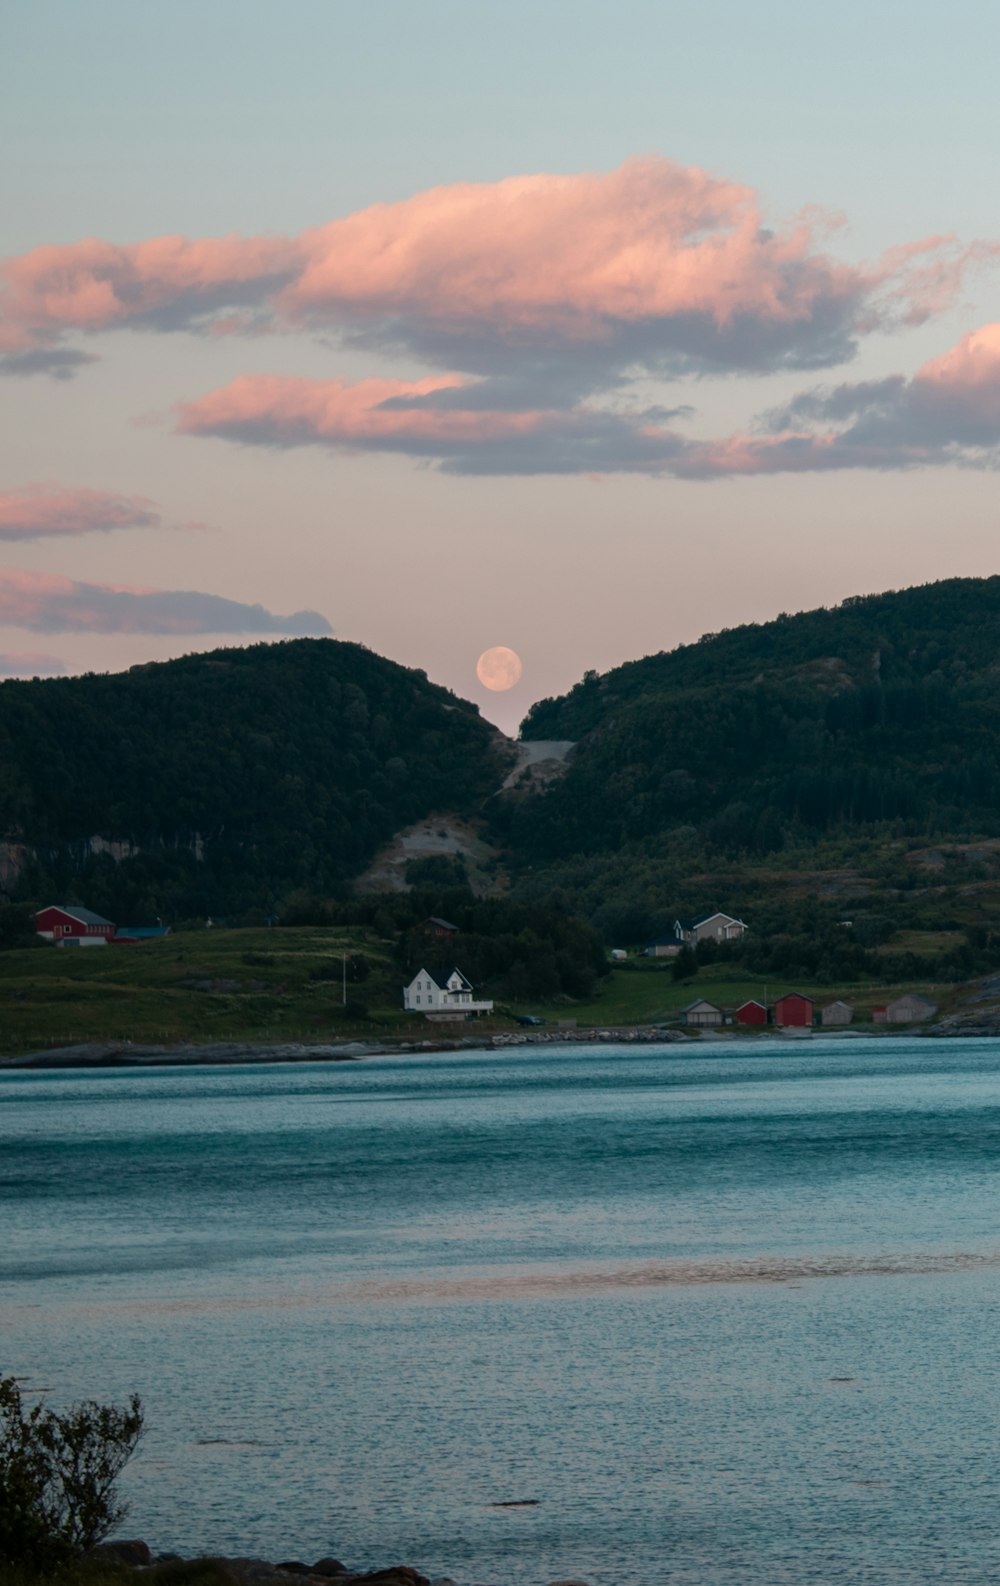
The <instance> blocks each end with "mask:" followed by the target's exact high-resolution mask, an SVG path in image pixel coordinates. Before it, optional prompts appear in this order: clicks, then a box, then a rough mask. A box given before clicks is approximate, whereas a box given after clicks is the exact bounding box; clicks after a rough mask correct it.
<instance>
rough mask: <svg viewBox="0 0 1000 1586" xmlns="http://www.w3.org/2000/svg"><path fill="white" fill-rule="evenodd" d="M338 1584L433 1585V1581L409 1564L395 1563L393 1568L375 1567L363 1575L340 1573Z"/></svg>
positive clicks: (348, 1585)
mask: <svg viewBox="0 0 1000 1586" xmlns="http://www.w3.org/2000/svg"><path fill="white" fill-rule="evenodd" d="M337 1586H431V1583H430V1581H429V1580H428V1578H427V1576H426V1575H421V1574H420V1572H419V1571H418V1570H415V1569H411V1568H410V1566H409V1565H408V1564H394V1565H393V1566H392V1568H391V1569H374V1570H370V1571H368V1572H367V1573H366V1574H362V1575H340V1576H338V1577H337Z"/></svg>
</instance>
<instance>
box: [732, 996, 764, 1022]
mask: <svg viewBox="0 0 1000 1586" xmlns="http://www.w3.org/2000/svg"><path fill="white" fill-rule="evenodd" d="M736 1023H737V1024H766V1023H767V1009H766V1008H765V1006H764V1004H763V1003H762V1002H757V1001H756V999H755V998H753V997H751V999H750V1001H749V1002H745V1003H744V1004H743V1006H742V1007H741V1008H737V1010H736Z"/></svg>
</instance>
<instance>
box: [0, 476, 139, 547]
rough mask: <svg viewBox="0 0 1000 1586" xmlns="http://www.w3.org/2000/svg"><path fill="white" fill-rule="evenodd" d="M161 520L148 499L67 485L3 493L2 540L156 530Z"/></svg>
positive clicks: (0, 499) (0, 493) (0, 498)
mask: <svg viewBox="0 0 1000 1586" xmlns="http://www.w3.org/2000/svg"><path fill="white" fill-rule="evenodd" d="M161 523H162V519H161V517H160V514H159V512H157V511H156V509H155V507H154V505H153V502H151V501H149V500H147V498H146V497H145V496H123V495H118V494H115V493H112V492H111V491H107V490H80V489H71V488H68V487H66V486H64V485H43V484H36V485H26V486H25V487H24V488H23V489H21V490H6V491H0V540H37V539H44V538H47V537H48V536H50V535H56V534H64V535H77V534H93V533H95V532H98V531H107V530H110V529H155V528H159V527H160V526H161Z"/></svg>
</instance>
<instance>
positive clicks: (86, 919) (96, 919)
mask: <svg viewBox="0 0 1000 1586" xmlns="http://www.w3.org/2000/svg"><path fill="white" fill-rule="evenodd" d="M48 907H49V908H50V909H58V910H59V913H60V914H68V915H69V917H70V919H71V920H79V922H80V924H81V925H110V926H111V927H112V928H114V923H115V922H114V920H106V919H105V918H104V915H103V914H95V913H94V911H93V909H81V908H79V907H78V906H77V904H75V903H50V904H49V905H48ZM44 913H45V909H39V911H38V914H44ZM38 914H36V915H35V918H36V919H37V918H38Z"/></svg>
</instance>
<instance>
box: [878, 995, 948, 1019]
mask: <svg viewBox="0 0 1000 1586" xmlns="http://www.w3.org/2000/svg"><path fill="white" fill-rule="evenodd" d="M935 1013H937V1003H936V1002H931V1001H930V1000H929V999H928V998H927V997H921V996H918V995H917V993H916V992H913V991H908V992H906V993H905V995H904V996H902V997H897V998H896V1000H895V1002H889V1003H887V1004H886V1009H885V1022H886V1024H919V1023H920V1021H921V1019H933V1017H934V1015H935Z"/></svg>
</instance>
